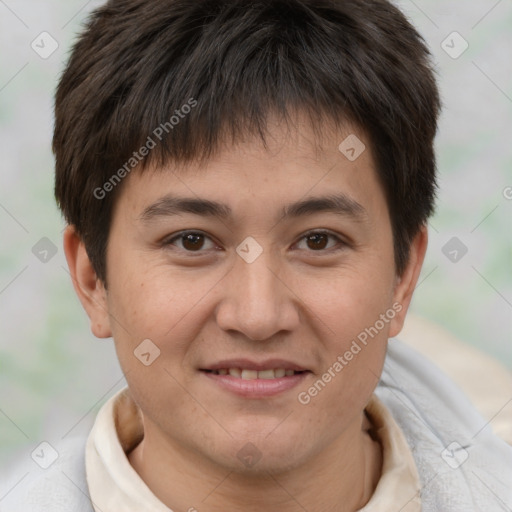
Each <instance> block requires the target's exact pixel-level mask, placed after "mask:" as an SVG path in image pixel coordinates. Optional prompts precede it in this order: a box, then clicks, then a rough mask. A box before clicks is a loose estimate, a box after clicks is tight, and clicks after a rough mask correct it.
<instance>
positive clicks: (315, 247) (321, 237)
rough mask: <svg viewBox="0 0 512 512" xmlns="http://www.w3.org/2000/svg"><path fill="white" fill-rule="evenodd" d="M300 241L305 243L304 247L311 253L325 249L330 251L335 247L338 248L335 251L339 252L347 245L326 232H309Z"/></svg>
mask: <svg viewBox="0 0 512 512" xmlns="http://www.w3.org/2000/svg"><path fill="white" fill-rule="evenodd" d="M329 239H330V240H331V241H334V243H330V241H329ZM302 241H305V242H306V247H307V248H308V249H310V250H312V251H324V250H326V249H332V248H333V247H336V246H337V245H338V246H340V247H338V248H337V249H335V250H339V249H342V248H343V247H344V246H345V245H347V244H345V243H344V242H343V241H342V240H341V239H340V238H339V237H338V236H336V235H334V234H332V233H329V232H328V231H311V232H309V233H306V234H305V235H304V236H303V237H302V239H301V242H302ZM299 245H300V243H299V244H297V246H299ZM299 249H301V247H299ZM302 249H303V247H302Z"/></svg>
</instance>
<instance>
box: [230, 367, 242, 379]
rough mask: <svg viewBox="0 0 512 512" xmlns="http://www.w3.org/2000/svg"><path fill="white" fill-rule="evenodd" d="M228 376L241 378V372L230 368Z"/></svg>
mask: <svg viewBox="0 0 512 512" xmlns="http://www.w3.org/2000/svg"><path fill="white" fill-rule="evenodd" d="M229 375H231V376H232V377H238V378H240V377H241V376H242V372H241V371H240V369H239V368H230V369H229Z"/></svg>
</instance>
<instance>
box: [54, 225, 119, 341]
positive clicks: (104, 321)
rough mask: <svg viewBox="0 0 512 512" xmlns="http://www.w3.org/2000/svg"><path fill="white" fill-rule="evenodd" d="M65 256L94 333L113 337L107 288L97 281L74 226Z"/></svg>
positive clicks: (66, 239)
mask: <svg viewBox="0 0 512 512" xmlns="http://www.w3.org/2000/svg"><path fill="white" fill-rule="evenodd" d="M64 253H65V255H66V260H67V262H68V267H69V272H70V274H71V280H72V282H73V287H74V288H75V292H76V294H77V295H78V298H79V299H80V302H81V303H82V306H83V308H84V309H85V311H86V313H87V315H88V317H89V320H90V323H91V331H92V333H93V334H94V335H95V336H96V337H98V338H109V337H111V336H112V332H111V329H110V318H109V313H108V304H107V295H106V290H105V286H104V284H103V282H102V281H101V280H100V279H99V278H98V277H97V275H96V272H95V271H94V268H93V266H92V264H91V261H90V259H89V256H88V254H87V251H86V249H85V245H84V243H83V242H82V240H81V238H80V237H79V236H78V234H77V232H76V230H75V228H74V226H67V228H66V230H65V231H64Z"/></svg>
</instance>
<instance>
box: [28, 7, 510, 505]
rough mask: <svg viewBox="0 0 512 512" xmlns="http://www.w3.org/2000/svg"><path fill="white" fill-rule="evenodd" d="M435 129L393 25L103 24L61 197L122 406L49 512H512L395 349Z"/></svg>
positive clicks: (106, 416) (503, 461)
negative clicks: (120, 382) (121, 381)
mask: <svg viewBox="0 0 512 512" xmlns="http://www.w3.org/2000/svg"><path fill="white" fill-rule="evenodd" d="M438 111H439V97H438V91H437V87H436V84H435V80H434V77H433V73H432V70H431V66H430V62H429V55H428V51H427V49H426V48H425V46H424V43H423V41H422V39H421V37H420V36H419V35H418V34H417V32H416V31H415V29H414V28H413V27H412V26H411V25H410V24H409V22H408V21H407V20H406V19H405V17H404V16H403V15H402V14H401V13H400V11H399V10H398V9H396V8H395V7H394V6H393V5H391V4H390V3H389V2H387V1H384V0H377V1H364V0H349V1H341V0H338V1H327V0H325V1H311V0H258V1H252V2H243V1H241V0H225V1H220V2H219V1H216V2H213V1H207V0H199V1H198V0H166V1H160V2H147V1H146V2H145V1H143V0H110V1H109V2H108V3H107V4H106V5H105V6H104V7H103V8H101V9H99V10H97V11H96V12H95V13H94V14H93V15H92V17H91V18H90V21H89V23H88V25H87V27H86V29H85V31H84V33H83V34H82V36H81V37H80V39H79V40H78V42H77V44H76V45H75V48H74V50H73V53H72V55H71V59H70V61H69V63H68V65H67V68H66V70H65V72H64V74H63V76H62V79H61V82H60V85H59V89H58V91H57V96H56V125H55V135H54V151H55V155H56V196H57V200H58V202H59V205H60V207H61V209H62V211H63V213H64V215H65V217H66V220H67V222H68V224H69V226H68V228H67V229H66V231H65V234H64V248H65V252H66V257H67V261H68V264H69V268H70V272H71V276H72V279H73V284H74V287H75V290H76V292H77V294H78V296H79V298H80V300H81V302H82V304H83V306H84V308H85V310H86V312H87V314H88V316H89V318H90V322H91V329H92V331H93V333H94V334H95V335H96V336H97V337H100V338H109V337H113V339H114V343H115V346H116V350H117V354H118V357H119V361H120V364H121V367H122V369H123V371H124V374H125V376H126V379H127V382H128V388H127V389H125V390H124V391H123V392H122V393H120V394H118V395H116V396H114V397H112V399H111V400H110V401H109V402H108V403H107V404H105V405H104V407H103V408H102V409H101V411H100V412H99V414H98V417H97V420H96V423H95V426H94V428H93V430H92V432H91V433H90V435H89V437H88V439H87V441H86V442H85V440H77V441H76V443H73V444H72V445H71V446H69V447H67V448H65V449H63V456H61V458H60V461H59V464H58V465H55V466H54V468H53V469H52V470H51V471H49V472H47V473H43V475H42V476H41V477H40V479H39V480H37V481H36V482H33V483H31V485H30V486H29V487H28V490H27V495H28V497H27V500H26V502H27V503H29V504H30V506H31V507H33V508H32V509H33V510H88V511H91V510H95V511H97V512H98V511H103V512H105V511H121V510H123V511H125V510H126V511H131V510H133V511H135V510H137V511H139V510H162V511H163V510H173V511H192V510H198V511H203V510H204V511H221V510H222V511H225V510H240V509H244V510H249V511H257V510H276V511H277V510H279V511H285V512H286V511H298V510H307V511H311V512H313V511H320V510H321V511H356V510H362V511H365V512H369V511H377V510H378V511H395V510H396V511H398V510H403V511H405V510H407V511H419V510H426V511H434V510H436V511H437V510H450V511H452V510H453V511H459V510H460V511H463V510H464V511H467V510H479V509H481V510H500V509H501V508H500V507H503V505H505V506H509V507H510V506H511V503H512V502H511V496H510V483H511V481H512V480H511V475H512V450H511V449H510V447H508V446H507V445H506V444H505V443H504V442H502V441H500V440H499V439H498V438H497V437H495V436H494V435H493V434H492V433H491V431H490V428H489V427H488V426H487V427H485V426H484V425H483V423H482V420H481V418H480V417H479V415H478V414H477V413H476V412H475V411H474V409H473V408H472V406H471V404H470V403H469V402H468V401H467V399H466V398H465V397H464V396H463V395H462V394H461V393H460V392H459V391H458V390H457V389H455V387H454V386H453V385H452V384H451V382H450V381H449V380H448V379H447V378H446V377H444V376H443V375H442V374H440V373H439V372H437V370H435V369H434V368H432V367H431V366H430V365H429V364H428V363H427V362H426V361H424V360H423V359H422V358H421V357H420V356H418V355H417V354H416V353H415V352H413V351H411V350H410V349H407V348H406V347H405V346H403V345H402V344H400V342H399V341H397V340H394V339H391V340H390V338H394V337H395V336H396V335H398V333H399V332H400V330H401V327H402V325H403V321H404V318H405V315H406V313H407V309H408V307H409V304H410V301H411V298H412V294H413V291H414V288H415V285H416V283H417V280H418V276H419V273H420V270H421V266H422V262H423V258H424V255H425V251H426V248H427V238H428V235H427V229H426V222H427V219H428V217H429V215H431V213H432V211H433V203H434V195H435V186H436V183H435V157H434V152H433V139H434V136H435V133H436V123H437V116H438ZM388 340H390V341H389V345H388ZM23 507H25V508H22V509H23V510H28V508H27V505H26V504H25V505H23ZM59 507H60V508H59Z"/></svg>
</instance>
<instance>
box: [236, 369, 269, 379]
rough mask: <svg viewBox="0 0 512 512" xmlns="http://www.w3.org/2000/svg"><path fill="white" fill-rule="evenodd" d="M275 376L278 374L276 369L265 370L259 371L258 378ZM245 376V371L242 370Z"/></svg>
mask: <svg viewBox="0 0 512 512" xmlns="http://www.w3.org/2000/svg"><path fill="white" fill-rule="evenodd" d="M244 371H245V370H244ZM255 373H256V372H255ZM275 376H276V375H275V371H274V370H263V371H261V372H258V379H274V378H275ZM243 378H244V373H243V372H242V379H243Z"/></svg>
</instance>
